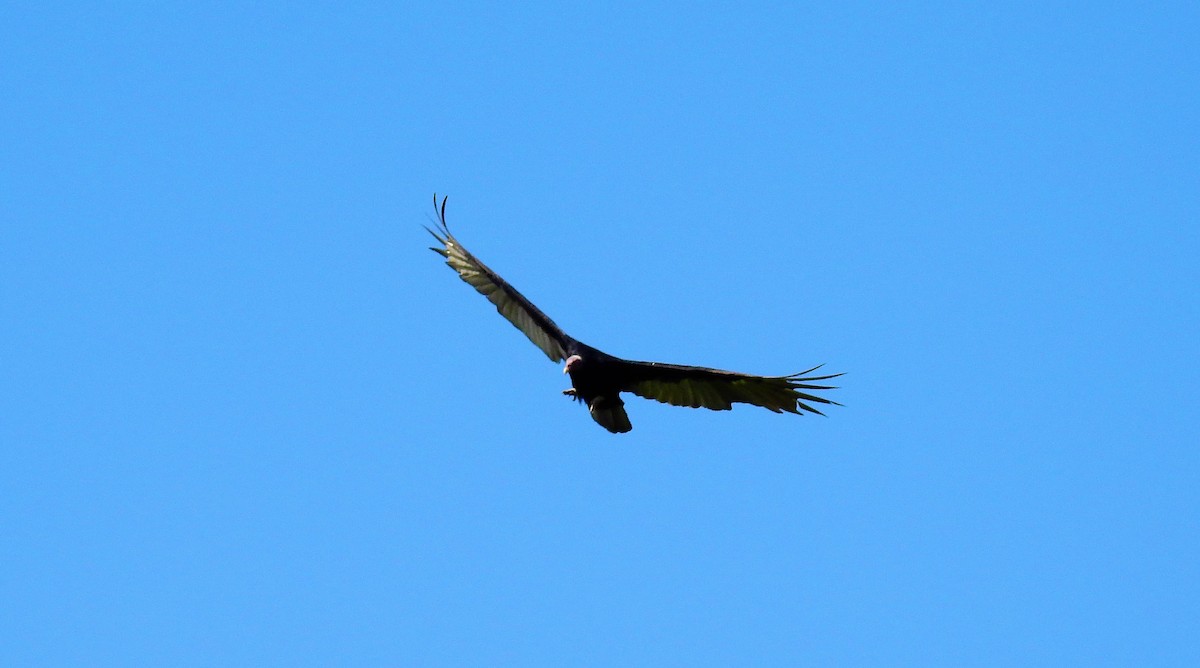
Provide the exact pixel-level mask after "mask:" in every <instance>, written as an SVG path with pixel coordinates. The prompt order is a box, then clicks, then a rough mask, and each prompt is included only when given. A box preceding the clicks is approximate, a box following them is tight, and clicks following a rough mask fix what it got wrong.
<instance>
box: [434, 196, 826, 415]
mask: <svg viewBox="0 0 1200 668" xmlns="http://www.w3.org/2000/svg"><path fill="white" fill-rule="evenodd" d="M447 199H448V198H446V197H443V198H442V201H441V205H440V206H439V204H438V198H437V194H436V193H435V194H434V196H433V208H434V213H435V214H436V215H437V222H436V225H437V228H438V229H437V230H433V229H430V228H429V227H426V228H425V229H426V230H429V233H430V234H432V235H433V238H435V239H437V240H438V243H439V244H440V247H431V248H430V250H432V251H434V252H435V253H438V254H439V255H441V256H442V257H444V258H446V264H448V265H450V268H451V269H453V270H454V271H456V272H457V273H458V275H459V277H461V278H462V280H464V281H466V282H467V283H468V284H469V285H470V286H471V287H473V288H475V289H476V290H478V291H479V293H480V294H482V295H483V296H485V297H487V298H488V301H490V302H491V303H492V304H494V305H495V306H496V310H497V311H499V312H500V315H502V316H504V317H505V318H507V319H508V321H509V322H511V323H512V324H513V325H514V326H516V328H517V329H519V330H521V331H522V332H523V333H524V334H525V336H527V337H529V340H530V341H533V343H534V345H536V346H537V347H538V348H541V350H542V352H544V353H546V356H547V357H549V358H550V360H551V361H553V362H563V361H565V362H566V366H565V367H563V373H565V374H569V375H570V377H571V385H572V387H571V388H570V389H567V390H563V394H565V395H567V396H569V397H573V398H574V399H575V400H577V401H579V402H580V403H583V404H585V405H586V406H587V407H588V412H589V413H591V415H592V419H593V420H595V421H596V422H597V423H598V424H599V425H600V426H601V427H604V428H605V429H607V430H609V431H610V432H612V433H614V434H620V433H625V432H627V431H629V430H631V429H633V425H632V424H631V423H630V422H629V415H628V414H626V413H625V402H624V401H622V400H621V393H622V392H632V393H633V394H636V395H638V396H640V397H645V398H647V399H654V400H655V401H660V402H663V403H666V404H671V405H673V406H688V407H691V408H709V409H712V410H715V411H724V410H729V409H731V408H733V404H735V403H746V404H753V405H755V406H762V407H763V408H766V409H767V410H770V411H773V412H775V413H779V412H788V413H795V414H797V415H803V414H804V413H805V412H806V411H807V412H809V413H816V414H818V415H823V413H821V411H819V410H817V409H816V408H813V406H812V404H832V405H835V406H840V405H841V404H838V403H837V402H836V401H831V400H829V399H826V398H824V397H819V396H817V395H815V394H812V392H814V391H820V390H832V389H836V388H834V387H833V386H830V385H818V384H816V383H820V382H821V381H826V380H829V379H831V378H836V377H838V376H840V375H842V374H840V373H835V374H828V375H811V374H813V373H814V372H815V371H817V369H819V368H821V365H818V366H815V367H813V368H811V369H809V370H808V371H802V372H800V373H794V374H791V375H788V376H752V375H750V374H744V373H735V372H732V371H721V370H719V369H709V368H705V367H698V366H682V365H679V364H664V363H662V362H635V361H631V360H625V359H621V358H619V357H614V356H612V355H609V354H608V353H605V352H603V351H601V350H597V349H596V348H593V347H591V346H589V345H587V344H586V343H583V342H581V341H578V340H576V339H574V338H572V337H570V336H568V335H567V334H566V333H565V332H563V331H562V329H560V328H559V326H558V325H556V324H554V321H553V320H551V319H550V318H549V317H547V316H546V314H545V313H542V311H541V310H540V309H539V308H538V307H536V306H534V305H533V303H532V302H530V301H529V300H528V299H526V298H525V296H524V295H522V294H521V293H520V292H517V290H516V288H514V287H513V286H511V285H509V284H508V282H507V281H505V280H504V279H503V278H500V275H499V274H497V273H496V272H494V271H492V270H491V269H489V268H488V266H487V265H486V264H484V263H483V262H480V261H479V258H477V257H475V256H474V255H472V254H471V251H469V250H467V249H466V248H465V247H463V245H462V244H461V243H459V242H458V239H456V238H454V235H453V234H451V233H450V228H448V227H447V226H446V200H447Z"/></svg>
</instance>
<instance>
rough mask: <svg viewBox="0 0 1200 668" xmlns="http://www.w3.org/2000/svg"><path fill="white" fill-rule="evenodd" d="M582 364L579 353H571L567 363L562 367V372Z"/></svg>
mask: <svg viewBox="0 0 1200 668" xmlns="http://www.w3.org/2000/svg"><path fill="white" fill-rule="evenodd" d="M581 364H583V358H582V357H580V356H579V355H571V356H570V357H568V358H567V365H566V366H564V367H563V373H570V372H571V369H574V368H577V367H578V366H579V365H581Z"/></svg>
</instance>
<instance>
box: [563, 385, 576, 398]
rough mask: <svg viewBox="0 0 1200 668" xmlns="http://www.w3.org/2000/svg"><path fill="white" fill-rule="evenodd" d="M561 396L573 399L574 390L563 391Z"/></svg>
mask: <svg viewBox="0 0 1200 668" xmlns="http://www.w3.org/2000/svg"><path fill="white" fill-rule="evenodd" d="M563 394H565V395H567V396H568V397H574V396H575V388H573V387H572V388H570V389H566V390H563Z"/></svg>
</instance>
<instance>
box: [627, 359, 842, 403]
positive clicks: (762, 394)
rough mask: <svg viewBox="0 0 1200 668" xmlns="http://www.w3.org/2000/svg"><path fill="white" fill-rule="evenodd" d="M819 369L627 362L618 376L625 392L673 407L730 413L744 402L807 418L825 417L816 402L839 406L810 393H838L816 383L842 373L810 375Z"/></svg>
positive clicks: (828, 386) (831, 387)
mask: <svg viewBox="0 0 1200 668" xmlns="http://www.w3.org/2000/svg"><path fill="white" fill-rule="evenodd" d="M819 368H820V367H819V366H817V367H813V368H811V369H809V370H808V371H802V372H800V373H796V374H792V375H790V376H751V375H749V374H744V373H735V372H732V371H721V370H719V369H707V368H704V367H698V366H682V365H678V364H662V363H659V362H624V365H623V368H622V369H621V372H620V375H621V379H622V383H621V389H622V390H623V391H626V392H632V393H634V394H636V395H638V396H640V397H645V398H647V399H654V400H655V401H661V402H663V403H664V404H671V405H673V406H690V407H692V408H711V409H712V410H715V411H726V410H729V409H730V408H733V404H735V403H746V404H753V405H755V406H762V407H763V408H766V409H768V410H771V411H774V412H776V413H779V412H781V411H786V412H788V413H796V414H798V415H803V414H804V413H805V412H806V411H807V412H809V413H816V414H818V415H824V413H822V412H821V411H819V410H817V409H816V408H813V406H812V404H814V403H816V404H832V405H834V406H840V405H841V404H839V403H837V402H836V401H831V400H829V399H826V398H824V397H818V396H817V395H815V394H812V392H813V391H820V390H832V389H836V388H834V387H833V386H831V385H818V384H816V383H819V382H821V381H825V380H829V379H830V378H837V377H838V376H840V375H842V374H840V373H835V374H829V375H824V376H814V375H810V374H812V373H813V372H814V371H816V370H817V369H819Z"/></svg>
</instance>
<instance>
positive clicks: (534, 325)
mask: <svg viewBox="0 0 1200 668" xmlns="http://www.w3.org/2000/svg"><path fill="white" fill-rule="evenodd" d="M446 199H448V198H446V197H443V198H442V202H441V205H440V206H439V205H438V199H437V194H436V193H435V194H434V196H433V208H434V212H435V213H436V214H437V218H438V220H437V222H438V225H437V227H438V229H437V230H431V229H429V228H428V227H426V228H425V229H427V230H429V233H430V234H432V235H433V238H434V239H437V240H438V243H440V244H441V245H442V247H441V248H436V247H430V250H432V251H433V252H435V253H437V254H439V255H441V256H442V257H444V258H446V264H448V265H450V268H451V269H453V270H454V271H456V272H458V275H459V276H460V277H461V278H462V279H463V280H464V281H466V282H467V283H469V284H470V285H471V287H473V288H475V289H476V290H478V291H479V293H480V294H481V295H483V296H484V297H487V298H488V301H490V302H491V303H493V304H495V305H496V310H497V311H499V312H500V315H502V316H504V317H505V318H507V319H508V321H509V322H511V323H512V324H513V325H514V326H516V328H517V329H519V330H521V331H522V332H524V334H525V336H528V337H529V340H530V341H533V343H534V345H536V346H537V347H538V348H541V349H542V352H544V353H546V356H547V357H549V358H550V359H551V361H554V362H561V361H563V360H565V359H566V358H567V352H566V351H567V348H568V347H569V346H570V344H571V342H572V341H573V339H572V338H571V337H569V336H567V335H566V334H565V333H563V331H562V330H561V329H559V328H558V325H556V324H554V321H553V320H551V319H550V318H548V317H547V316H546V314H545V313H542V312H541V311H540V310H539V309H538V307H536V306H534V305H533V303H532V302H530V301H529V300H528V299H526V298H525V296H524V295H522V294H521V293H520V292H517V290H516V288H514V287H513V286H511V285H509V284H508V282H507V281H505V280H504V279H503V278H500V276H499V275H498V274H496V272H494V271H492V270H491V269H489V268H488V266H487V265H486V264H484V263H482V262H480V261H479V259H478V258H476V257H475V256H474V255H472V254H471V251H468V250H467V249H466V248H463V246H462V244H460V243H458V239H455V238H454V235H453V234H450V229H449V228H447V227H446Z"/></svg>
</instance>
